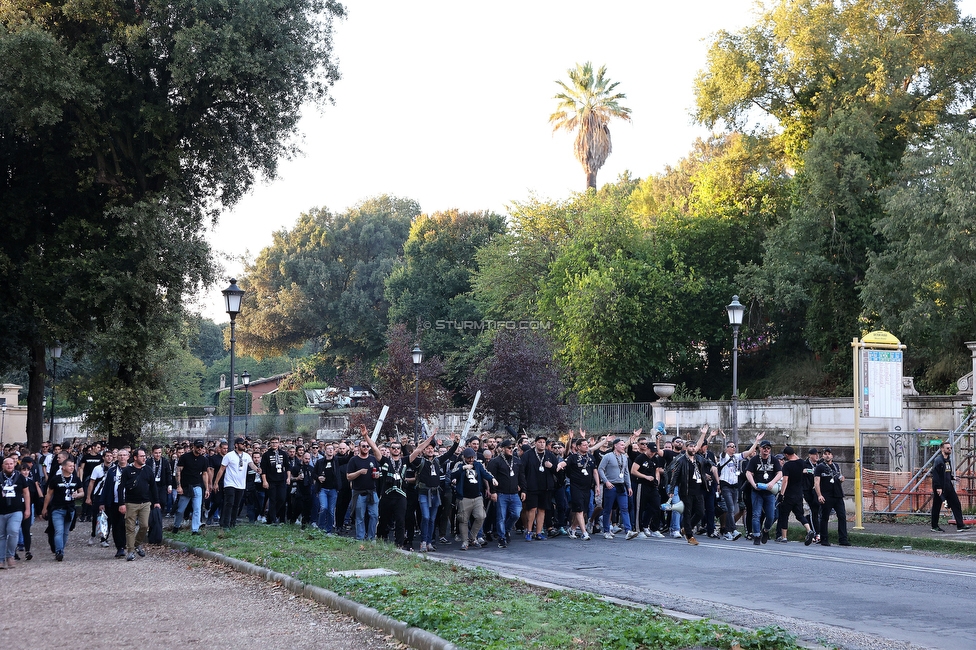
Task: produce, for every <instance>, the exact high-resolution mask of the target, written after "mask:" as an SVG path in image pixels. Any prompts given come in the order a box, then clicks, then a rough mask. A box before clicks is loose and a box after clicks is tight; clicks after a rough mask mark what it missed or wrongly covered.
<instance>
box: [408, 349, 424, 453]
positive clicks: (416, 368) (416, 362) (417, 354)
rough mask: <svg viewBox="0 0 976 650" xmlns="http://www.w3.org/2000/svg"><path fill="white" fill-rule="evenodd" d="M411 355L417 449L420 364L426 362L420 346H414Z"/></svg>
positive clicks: (414, 428) (414, 430)
mask: <svg viewBox="0 0 976 650" xmlns="http://www.w3.org/2000/svg"><path fill="white" fill-rule="evenodd" d="M410 355H411V356H412V357H413V372H414V391H415V398H416V404H415V407H414V412H413V444H414V446H415V447H416V446H417V443H418V442H419V441H420V364H421V363H422V362H423V360H424V351H423V350H421V349H420V346H419V345H415V346H413V350H411V352H410Z"/></svg>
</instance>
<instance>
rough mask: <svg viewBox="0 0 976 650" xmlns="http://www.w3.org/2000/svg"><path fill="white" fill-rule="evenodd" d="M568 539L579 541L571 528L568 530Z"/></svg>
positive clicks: (574, 530)
mask: <svg viewBox="0 0 976 650" xmlns="http://www.w3.org/2000/svg"><path fill="white" fill-rule="evenodd" d="M569 538H570V539H579V537H578V536H577V535H576V529H574V528H571V529H570V530H569Z"/></svg>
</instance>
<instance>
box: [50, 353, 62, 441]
mask: <svg viewBox="0 0 976 650" xmlns="http://www.w3.org/2000/svg"><path fill="white" fill-rule="evenodd" d="M51 358H52V359H53V360H54V367H53V368H52V370H51V429H50V431H49V432H48V435H47V441H48V442H50V443H53V442H54V387H55V385H56V384H57V383H58V359H60V358H61V344H60V343H59V342H57V341H55V342H54V346H53V347H51Z"/></svg>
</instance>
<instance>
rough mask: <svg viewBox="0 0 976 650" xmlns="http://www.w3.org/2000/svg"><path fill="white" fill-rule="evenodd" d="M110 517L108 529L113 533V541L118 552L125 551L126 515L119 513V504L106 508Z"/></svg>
mask: <svg viewBox="0 0 976 650" xmlns="http://www.w3.org/2000/svg"><path fill="white" fill-rule="evenodd" d="M105 514H107V515H108V527H109V529H110V530H111V531H112V541H113V542H114V543H115V550H116V551H124V550H125V515H123V514H122V513H121V512H119V504H117V503H112V504H109V505H107V506H105Z"/></svg>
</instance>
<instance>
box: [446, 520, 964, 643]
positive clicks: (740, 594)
mask: <svg viewBox="0 0 976 650" xmlns="http://www.w3.org/2000/svg"><path fill="white" fill-rule="evenodd" d="M699 542H700V545H699V546H697V547H693V546H690V545H688V544H687V543H686V542H685V541H684V540H679V539H651V540H648V539H642V538H638V539H635V540H632V541H625V540H624V539H623V537H620V536H618V537H617V538H616V539H614V540H605V539H603V538H602V536H600V537H597V536H594V537H593V540H592V541H589V542H583V541H574V540H570V539H568V538H566V537H560V538H556V539H550V540H547V541H545V542H525V541H524V540H522V539H513V542H512V543H511V544H510V545H509V548H508V549H507V550H502V549H498V548H497V547H496V546H495V544H493V543H489V544H488V546H487V547H486V548H484V549H481V550H469V551H464V552H462V551H460V550H459V546H460V545H459V544H457V543H454V544H451V545H449V546H439V547H438V552H437V553H435V554H434V555H438V556H442V557H443V556H448V557H450V558H451V559H453V560H457V561H459V562H460V563H463V564H471V565H479V566H483V567H485V568H488V569H492V570H495V571H498V572H500V573H503V574H505V575H514V576H520V577H522V578H526V579H531V580H537V581H543V582H548V583H552V584H556V585H560V586H564V587H570V588H575V589H581V590H585V591H590V592H594V593H599V594H602V595H606V596H613V597H616V598H621V599H624V600H630V601H634V602H639V603H644V604H649V605H655V606H659V607H664V608H667V609H673V610H677V611H679V612H685V613H688V614H694V615H699V616H709V617H711V618H713V619H715V620H720V621H724V622H728V623H732V624H736V625H743V626H748V627H759V626H763V625H779V626H781V627H783V628H785V629H787V630H789V631H790V632H792V633H794V634H796V635H798V636H799V637H800V638H801V639H803V640H805V641H807V642H811V643H819V644H822V645H826V646H836V647H840V648H850V649H878V648H938V649H940V650H956V649H958V650H972V649H973V648H976V630H974V629H973V627H972V622H971V621H972V619H971V616H972V612H973V611H976V589H973V584H974V579H976V561H973V560H972V559H959V558H957V557H942V556H937V555H934V554H927V553H920V552H905V551H883V550H875V549H867V548H857V547H841V546H837V545H836V544H835V545H833V546H831V547H829V548H824V547H821V546H816V545H813V546H809V547H806V546H804V545H803V544H802V543H801V542H790V543H788V544H777V543H775V542H773V541H772V540H770V542H769V543H768V544H765V545H761V546H754V545H753V543H752V542H751V541H746V540H745V538H742V539H739V540H738V541H735V542H726V541H722V540H712V539H708V538H701V539H699Z"/></svg>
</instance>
